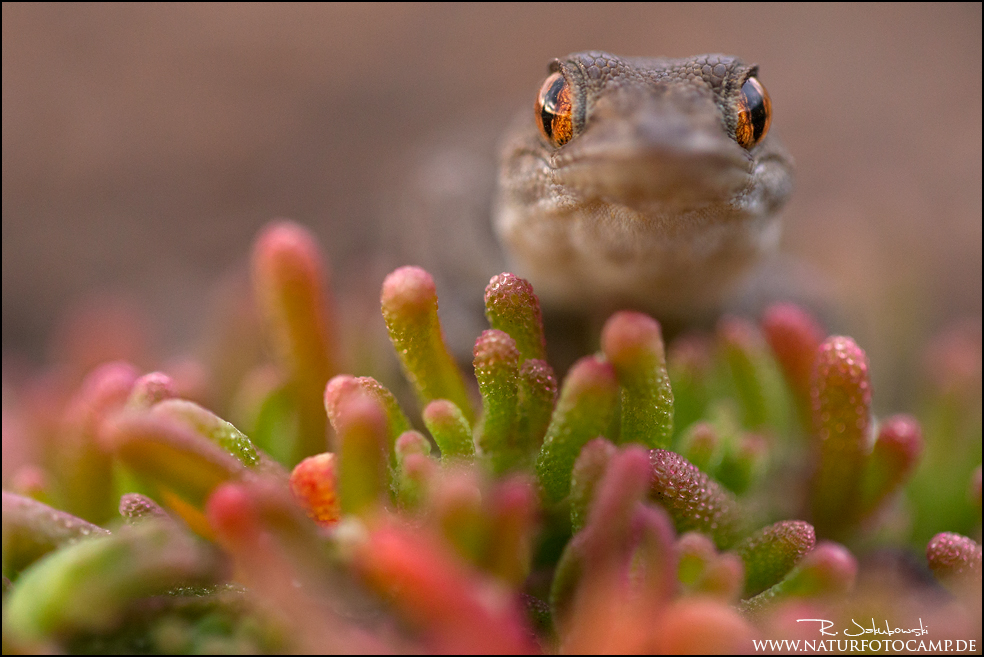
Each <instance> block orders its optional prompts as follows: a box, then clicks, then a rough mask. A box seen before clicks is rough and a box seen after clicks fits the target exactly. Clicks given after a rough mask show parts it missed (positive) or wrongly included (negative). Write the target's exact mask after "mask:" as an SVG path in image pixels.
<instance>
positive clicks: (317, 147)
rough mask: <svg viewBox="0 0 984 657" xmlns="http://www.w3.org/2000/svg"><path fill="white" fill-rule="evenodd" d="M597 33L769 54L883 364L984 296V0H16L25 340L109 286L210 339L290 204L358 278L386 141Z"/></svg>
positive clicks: (6, 43) (490, 92)
mask: <svg viewBox="0 0 984 657" xmlns="http://www.w3.org/2000/svg"><path fill="white" fill-rule="evenodd" d="M585 49H604V50H610V51H612V52H616V53H620V54H632V55H673V56H683V55H691V54H696V53H701V52H726V53H731V54H737V55H740V56H741V57H743V58H744V59H746V60H748V61H753V62H757V63H759V64H760V65H761V71H762V72H761V79H762V80H763V82H764V83H765V84H766V86H767V87H768V89H769V91H770V92H771V95H772V98H773V103H774V107H775V120H774V122H773V126H774V127H773V129H774V130H776V131H777V132H778V133H779V134H780V135H781V136H782V138H783V140H784V141H785V143H786V145H787V147H788V148H789V150H790V151H791V152H792V153H793V155H794V157H795V158H796V161H797V191H796V193H795V195H794V199H793V201H792V202H791V204H790V205H789V206H788V209H787V212H786V218H787V224H786V226H787V229H786V233H785V238H784V244H785V247H786V249H787V250H789V251H791V252H793V253H796V254H799V255H800V256H801V257H802V258H803V259H804V260H805V261H806V262H808V263H810V264H811V265H812V266H815V267H816V268H817V270H818V271H820V272H822V273H823V274H824V276H825V278H826V279H827V280H828V281H829V284H830V285H831V286H832V288H833V289H834V290H835V292H836V294H837V295H838V298H839V299H840V303H842V304H843V308H844V309H845V311H844V313H845V317H846V318H847V319H846V322H845V323H846V326H845V327H838V328H839V329H841V330H849V331H851V332H852V333H853V334H854V335H855V336H856V337H857V338H858V339H859V341H860V342H861V344H862V345H863V346H866V347H867V348H868V349H869V352H870V353H871V355H872V360H873V362H874V364H875V376H876V385H877V381H878V378H879V377H882V378H885V377H886V376H888V375H889V374H900V373H905V372H907V371H908V369H909V368H910V367H911V366H912V365H913V364H914V360H913V357H912V354H913V353H915V348H916V347H917V346H918V345H920V344H921V343H922V342H923V341H924V340H925V339H926V337H927V336H928V335H929V334H931V333H932V332H933V331H936V330H938V329H939V328H941V327H942V326H944V325H946V324H947V323H949V322H952V321H954V320H956V319H958V318H961V317H968V316H969V317H971V318H979V317H980V315H981V5H980V3H974V4H967V5H937V4H934V5H931V6H930V5H909V4H902V5H895V4H892V5H877V6H867V5H865V6H857V5H847V6H844V5H838V6H826V5H823V6H810V5H805V6H804V5H799V4H797V5H795V6H772V5H769V6H757V5H749V4H745V3H741V4H732V5H725V6H717V5H700V6H689V5H687V6H680V5H671V6H661V5H630V6H621V5H615V4H604V5H601V4H599V5H589V6H585V5H578V4H575V5H568V4H564V5H553V6H541V5H536V6H515V5H508V6H483V5H478V6H476V5H451V6H443V5H442V6H431V5H398V6H392V5H386V6H373V5H362V4H360V5H340V6H337V5H328V6H321V5H318V6H310V5H304V6H292V5H279V4H278V5H265V6H264V5H260V6H256V5H250V6H236V5H227V4H222V5H205V6H201V5H178V6H172V5H168V6H145V5H116V4H112V5H74V4H73V5H10V4H7V3H5V4H4V5H3V236H2V237H3V351H4V353H5V354H10V353H11V352H26V353H28V354H30V355H31V356H32V357H33V358H35V359H40V358H42V357H43V356H44V344H45V340H46V336H47V335H48V334H49V332H50V331H51V329H52V327H53V326H54V325H55V324H56V322H57V319H58V317H59V316H60V315H61V314H62V313H63V312H64V309H65V308H66V307H69V306H70V305H71V304H72V303H74V302H75V300H77V299H79V298H81V297H84V296H85V295H87V294H91V293H92V292H94V291H99V290H107V289H110V290H115V291H120V292H124V293H128V294H131V295H133V296H134V297H135V298H139V299H140V300H141V303H143V304H144V305H145V306H146V307H147V308H148V309H149V312H150V316H151V317H152V318H153V319H154V320H155V322H156V323H157V325H158V332H159V334H160V336H159V337H160V339H161V340H162V342H163V344H164V345H174V344H178V343H179V342H180V341H182V340H187V339H189V338H190V337H191V336H192V335H194V334H195V333H196V332H197V331H198V330H199V329H200V323H201V322H200V316H201V315H202V313H203V310H204V309H205V306H206V304H207V303H208V302H209V299H208V294H207V293H206V287H207V284H208V283H209V282H211V281H214V280H215V279H216V278H217V277H218V276H219V275H220V274H221V272H223V271H226V270H228V269H229V268H230V267H232V266H234V265H235V264H236V263H241V262H242V261H243V260H244V259H245V257H246V255H247V253H248V249H249V244H250V241H251V239H252V237H253V236H254V234H255V233H256V231H257V229H258V228H259V227H260V226H261V225H262V224H264V223H265V222H266V221H268V220H269V219H270V218H272V217H274V216H288V217H292V218H295V219H297V220H299V221H302V222H303V223H305V224H307V225H308V226H310V227H312V228H313V229H314V230H315V231H316V232H317V233H318V234H319V236H320V237H321V239H322V242H323V244H324V245H325V247H326V249H327V251H328V253H329V255H330V257H331V258H332V261H333V266H334V268H335V269H336V271H339V270H340V271H341V272H342V273H341V274H339V276H340V277H341V278H342V279H345V278H346V277H348V278H351V277H352V276H355V274H353V273H352V272H355V271H357V270H358V262H359V258H360V257H362V254H366V253H370V254H371V253H372V251H373V248H374V245H375V242H376V239H377V238H376V228H377V227H379V226H381V225H382V226H385V223H380V222H385V221H386V218H385V217H380V216H378V214H379V212H378V204H377V203H375V202H374V201H375V199H374V198H373V197H374V194H375V192H374V190H379V189H381V188H385V186H386V185H387V182H388V181H387V180H384V179H381V177H382V173H381V172H382V171H385V170H387V166H386V164H387V163H389V164H390V165H392V162H393V161H394V159H395V158H398V157H401V156H402V155H404V154H405V153H406V152H408V150H409V147H410V146H411V145H412V144H414V143H419V142H420V141H421V140H422V139H426V138H427V136H428V135H432V134H435V133H437V132H439V131H440V130H441V129H442V128H443V127H444V126H448V125H451V124H454V125H455V126H460V125H461V123H462V122H463V121H464V122H467V121H468V120H470V117H476V118H475V119H474V120H475V121H480V120H481V119H480V118H478V117H482V116H488V115H489V114H490V112H498V111H500V109H501V111H510V110H511V108H513V107H517V106H520V107H521V106H522V104H523V103H529V102H531V98H532V95H533V94H534V93H535V90H536V88H537V86H538V84H539V82H540V79H541V77H542V76H543V73H544V71H545V67H546V64H547V62H548V61H549V60H550V59H551V58H552V57H555V56H560V55H563V54H566V53H568V52H573V51H577V50H585ZM490 273H494V272H490ZM378 284H379V282H378V281H369V282H368V283H367V284H366V285H365V289H378ZM885 354H888V355H891V356H894V358H885V357H884V355H885ZM5 360H6V358H5Z"/></svg>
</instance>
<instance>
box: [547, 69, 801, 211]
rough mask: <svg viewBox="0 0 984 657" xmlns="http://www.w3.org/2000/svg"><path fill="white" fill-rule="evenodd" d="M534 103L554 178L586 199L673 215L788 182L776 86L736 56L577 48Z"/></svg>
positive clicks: (776, 191) (776, 192)
mask: <svg viewBox="0 0 984 657" xmlns="http://www.w3.org/2000/svg"><path fill="white" fill-rule="evenodd" d="M536 110H537V111H536V115H535V118H536V122H537V125H538V127H539V129H540V134H541V142H542V146H543V148H544V156H545V159H544V162H545V164H546V165H547V166H548V167H549V170H550V177H551V178H552V181H553V182H554V183H556V184H558V185H560V186H561V187H563V188H564V189H567V190H572V193H573V194H576V195H578V196H579V197H580V198H582V199H600V200H602V201H606V202H610V203H616V204H618V205H622V206H627V207H630V208H634V209H638V210H642V211H643V212H645V213H646V214H653V213H655V214H659V215H663V216H665V215H667V214H672V213H676V212H681V211H688V210H693V209H698V208H702V207H706V206H709V205H714V204H721V203H725V204H729V203H730V204H736V203H741V202H742V201H743V199H744V198H745V197H747V196H749V195H750V194H752V195H754V194H759V195H761V194H762V193H763V192H765V193H767V195H768V196H769V197H770V199H777V198H780V197H781V198H783V199H784V197H785V194H786V193H787V192H788V189H789V187H790V185H789V166H788V162H786V163H782V164H783V166H781V167H780V169H781V171H782V172H784V174H785V175H784V176H779V178H778V179H777V177H776V175H775V169H776V167H775V166H771V165H773V164H775V161H774V159H775V157H776V156H777V153H778V154H779V157H782V151H781V147H780V146H778V144H777V142H776V140H775V139H774V138H771V139H770V137H769V135H768V132H769V127H770V124H771V119H772V103H771V100H770V98H769V95H768V92H767V91H766V90H765V87H764V86H763V85H762V83H761V82H760V81H759V80H758V78H757V68H756V67H754V66H747V65H745V64H743V63H742V62H741V61H740V60H738V59H736V58H733V57H726V56H723V55H702V56H699V57H695V58H690V59H686V60H670V59H644V58H619V57H616V56H614V55H608V54H606V53H594V52H592V53H578V54H575V55H571V56H569V57H567V58H566V59H564V60H556V61H555V62H554V63H553V64H552V65H551V73H550V75H549V77H548V78H547V80H546V81H545V82H544V84H543V86H542V88H541V90H540V94H539V95H538V98H537V106H536ZM777 149H778V150H777ZM764 186H768V189H763V187H764ZM779 202H780V203H781V200H780V201H779Z"/></svg>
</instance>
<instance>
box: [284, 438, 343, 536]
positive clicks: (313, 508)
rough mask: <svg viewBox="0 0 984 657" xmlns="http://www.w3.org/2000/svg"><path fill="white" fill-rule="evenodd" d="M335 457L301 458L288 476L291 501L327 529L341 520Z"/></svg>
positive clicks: (321, 455)
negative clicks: (298, 504)
mask: <svg viewBox="0 0 984 657" xmlns="http://www.w3.org/2000/svg"><path fill="white" fill-rule="evenodd" d="M335 461H336V458H335V455H334V454H332V453H331V452H325V453H324V454H315V455H314V456H309V457H308V458H306V459H304V460H303V461H301V462H300V463H298V464H297V466H295V467H294V471H293V472H291V473H290V490H291V493H293V494H294V499H296V500H297V501H298V503H300V505H301V506H302V507H303V508H304V510H305V511H306V512H307V514H308V516H309V517H310V518H311V519H312V520H314V521H315V522H316V523H317V524H318V525H319V526H320V527H330V526H332V525H334V524H335V523H337V522H338V520H339V518H340V517H341V514H342V512H341V506H340V505H339V502H338V484H337V477H336V471H335V470H336V463H335Z"/></svg>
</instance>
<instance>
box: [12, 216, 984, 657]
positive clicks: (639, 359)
mask: <svg viewBox="0 0 984 657" xmlns="http://www.w3.org/2000/svg"><path fill="white" fill-rule="evenodd" d="M252 275H253V288H254V294H253V295H252V297H251V298H252V299H254V300H255V301H249V300H248V299H246V298H245V297H244V300H243V301H242V302H237V301H236V300H235V299H233V300H232V301H230V302H229V303H228V307H227V308H226V309H225V311H224V312H223V313H219V317H217V319H216V320H215V321H214V326H216V327H217V329H216V334H217V336H218V337H217V338H216V339H213V340H212V341H211V343H212V348H211V349H209V350H206V351H205V353H204V355H203V356H201V357H198V358H194V359H193V358H190V357H186V358H184V359H180V360H176V361H172V362H170V363H168V364H165V365H164V366H163V367H162V368H161V370H160V371H149V373H144V372H145V371H147V370H149V369H150V368H149V367H148V365H147V364H146V363H144V362H140V363H126V362H109V363H105V364H102V365H99V366H98V367H96V368H95V369H91V368H90V367H87V366H84V364H85V363H87V362H88V361H87V360H86V357H85V354H82V355H81V356H79V357H77V358H75V359H74V360H73V359H69V360H68V361H67V362H59V363H57V364H56V365H54V366H52V367H51V368H50V369H48V370H45V371H42V372H29V371H27V370H23V368H22V369H21V370H18V369H15V368H13V367H11V368H8V367H7V363H6V362H5V368H4V386H3V442H4V459H5V461H7V459H8V458H15V459H16V460H17V465H16V467H14V466H10V467H9V468H8V463H5V464H4V465H5V468H4V472H5V473H9V474H7V475H6V478H5V480H4V491H3V577H4V589H3V648H4V652H5V653H6V652H41V651H44V652H47V651H53V652H54V651H57V652H98V653H102V652H121V651H127V652H165V653H172V652H173V653H187V652H285V651H288V652H318V653H321V652H425V653H426V652H451V653H457V652H463V653H473V652H642V653H654V652H660V653H679V652H735V653H745V652H752V651H753V648H754V644H753V641H757V640H763V639H772V640H783V639H813V640H816V639H822V638H823V637H822V636H820V634H819V632H818V631H817V626H816V625H811V626H809V627H806V626H804V625H803V624H801V623H798V622H797V620H798V619H827V620H829V621H830V622H831V623H832V624H833V625H832V626H831V627H833V628H836V629H837V630H838V631H845V628H846V631H847V632H850V631H851V629H852V628H854V627H855V626H854V625H852V620H857V621H858V622H860V623H862V624H863V626H864V627H870V626H871V624H872V623H874V624H875V625H877V626H878V627H879V628H882V627H885V628H918V627H928V634H927V635H926V636H925V637H921V638H922V639H923V640H925V641H927V642H928V641H930V640H933V641H940V640H954V641H955V640H962V641H976V642H977V643H976V648H973V649H975V650H979V649H980V645H981V644H980V639H981V571H982V568H981V545H980V540H981V534H980V532H981V467H980V463H981V387H980V385H981V366H980V364H981V350H980V332H979V329H976V333H975V329H974V328H973V327H971V328H969V329H968V328H966V327H958V328H956V329H954V330H952V331H950V332H949V333H946V334H944V335H943V336H941V338H940V339H939V340H938V342H937V343H936V344H934V345H932V346H931V347H930V348H928V349H927V351H926V377H925V381H924V385H923V400H922V402H920V404H919V405H918V406H917V407H916V409H915V412H914V413H913V414H912V415H887V416H885V417H880V416H879V415H877V414H876V413H875V412H874V410H873V408H879V409H880V407H879V401H878V396H877V391H874V390H872V387H871V369H872V368H877V367H878V363H870V362H869V360H868V357H867V355H866V354H865V352H864V350H863V349H862V348H861V346H859V345H858V344H857V343H856V342H855V341H854V340H852V339H851V338H849V337H845V336H830V337H826V336H825V333H824V331H823V329H822V328H821V327H820V325H819V324H818V323H817V322H816V321H815V320H814V319H813V318H811V317H810V316H809V314H807V313H806V312H804V311H803V310H802V309H800V308H797V307H794V306H789V305H779V306H774V307H772V308H770V309H769V310H768V311H767V312H766V314H765V315H764V316H763V318H762V319H761V322H756V320H754V319H748V318H738V317H726V318H723V319H722V320H721V321H720V322H719V324H718V327H717V329H716V331H714V332H713V333H711V334H687V335H683V336H679V337H677V338H676V339H675V340H674V341H673V342H671V343H669V344H668V345H666V344H664V341H663V335H662V332H661V327H660V325H659V323H658V322H656V320H654V319H653V318H651V317H648V316H646V315H643V314H640V313H637V312H620V313H616V314H615V315H613V316H612V317H611V318H609V319H608V321H607V323H606V324H605V325H604V328H603V330H602V332H601V337H600V341H599V345H598V347H599V349H598V352H597V353H595V354H588V355H585V356H584V357H583V358H582V359H580V360H579V361H577V362H576V363H575V364H574V365H573V366H572V367H571V368H570V370H569V371H567V372H566V373H559V374H561V376H558V373H555V371H554V370H553V369H552V368H551V366H550V364H549V363H548V361H547V356H546V353H547V352H546V343H545V340H544V332H543V324H542V319H541V312H540V306H539V301H538V300H537V297H536V295H535V293H534V290H533V289H532V287H531V286H530V285H529V284H528V283H527V282H526V281H524V280H522V279H520V278H517V277H516V276H513V275H512V274H508V273H503V274H500V275H497V276H495V277H493V278H492V280H491V282H490V283H489V286H488V288H487V290H486V295H485V304H486V317H487V318H488V321H489V325H490V328H489V329H488V330H486V331H485V332H483V333H482V334H481V335H479V336H476V342H475V346H474V351H473V356H474V359H473V362H472V363H469V364H467V365H468V367H465V368H462V366H461V364H459V363H457V362H456V361H455V359H454V358H453V356H452V354H451V352H450V351H449V349H448V346H447V345H446V343H445V340H444V336H443V332H442V329H441V324H440V318H439V315H438V296H437V292H438V291H437V290H436V288H435V285H434V281H433V279H432V278H431V276H430V275H429V274H428V273H427V272H426V271H424V270H422V269H419V268H415V267H404V268H401V269H398V270H396V271H394V272H393V273H391V274H390V275H389V276H388V277H387V278H386V280H385V281H384V282H383V283H382V294H381V306H382V315H383V320H384V323H385V326H386V329H387V331H388V333H389V337H390V340H391V342H392V345H393V347H394V349H395V352H396V356H397V360H398V362H399V364H400V367H401V368H402V374H403V376H402V377H401V376H400V375H399V373H398V372H396V371H395V367H388V366H386V365H384V364H381V363H384V362H385V359H383V358H381V357H379V356H378V355H377V354H374V353H373V344H372V340H371V339H370V337H369V334H370V333H371V331H366V330H363V329H362V327H359V328H357V329H356V330H357V331H358V333H359V337H356V338H345V339H343V338H342V337H340V336H348V335H349V333H347V332H345V331H344V330H343V328H342V327H344V326H345V325H346V322H345V317H343V314H342V313H340V312H339V311H337V310H336V309H335V306H334V304H333V302H332V301H331V298H330V293H329V290H328V287H327V269H326V267H325V265H324V262H323V258H322V256H321V255H320V252H319V249H318V247H317V245H316V243H315V241H314V239H313V238H312V237H311V236H310V235H309V234H308V233H307V231H306V230H305V229H303V228H301V227H300V226H298V225H296V224H292V223H290V222H275V223H274V224H271V226H269V227H268V228H267V229H266V230H265V231H264V232H263V233H262V235H261V236H260V237H259V238H258V240H257V243H256V247H255V251H254V254H253V270H252ZM254 308H255V310H254ZM336 321H337V322H338V324H339V326H335V323H336ZM359 321H361V320H359ZM355 323H357V322H355ZM99 330H100V331H103V332H105V333H106V335H101V336H100V338H101V342H102V343H103V344H105V342H106V341H107V337H108V339H109V340H110V341H111V338H112V335H113V331H114V326H113V324H112V323H109V322H108V323H107V325H106V326H103V327H100V328H99ZM350 332H351V331H350ZM82 342H83V343H84V340H82ZM264 342H266V343H269V347H268V348H266V349H263V348H257V345H258V344H263V343H264ZM267 352H269V354H270V357H269V358H267V356H266V354H267ZM22 370H23V371H22ZM345 371H348V372H351V374H347V373H344V372H345ZM227 420H228V421H227ZM230 421H231V422H230ZM8 455H13V456H11V457H8ZM839 638H841V639H844V638H845V636H843V635H842V636H840V637H839ZM864 638H867V639H872V638H879V639H885V638H887V637H886V636H879V635H876V634H874V633H873V632H872V633H869V636H865V637H864ZM902 638H903V639H906V640H908V639H911V638H913V636H912V635H911V633H907V634H905V635H904V636H902ZM916 648H918V646H916V647H915V648H913V647H912V646H909V647H907V648H906V649H909V650H913V649H916ZM834 649H835V650H836V649H838V648H834ZM839 649H841V650H847V649H850V648H844V647H841V648H839ZM857 649H858V648H854V650H857ZM860 649H861V650H868V649H871V650H875V651H878V650H882V649H883V647H879V648H874V647H872V646H870V645H869V646H867V647H863V648H860ZM826 650H831V648H826ZM894 650H898V648H895V649H894Z"/></svg>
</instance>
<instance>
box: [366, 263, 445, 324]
mask: <svg viewBox="0 0 984 657" xmlns="http://www.w3.org/2000/svg"><path fill="white" fill-rule="evenodd" d="M380 301H381V302H382V306H383V315H384V316H385V315H389V314H392V315H394V316H397V317H405V316H407V315H416V314H418V313H421V312H427V311H428V310H430V309H431V308H434V309H435V310H436V308H437V288H436V287H435V285H434V277H433V276H431V275H430V274H429V273H427V272H426V271H425V270H423V269H421V268H420V267H400V268H399V269H397V270H395V271H393V272H392V273H391V274H390V275H389V276H387V277H386V279H385V280H384V281H383V291H382V295H381V296H380Z"/></svg>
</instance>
